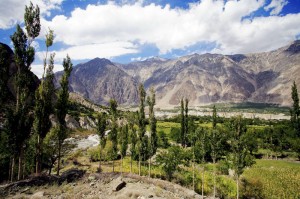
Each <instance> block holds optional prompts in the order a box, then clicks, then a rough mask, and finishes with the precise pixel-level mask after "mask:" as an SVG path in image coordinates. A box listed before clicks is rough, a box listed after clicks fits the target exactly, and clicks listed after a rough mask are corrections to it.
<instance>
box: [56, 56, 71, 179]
mask: <svg viewBox="0 0 300 199" xmlns="http://www.w3.org/2000/svg"><path fill="white" fill-rule="evenodd" d="M63 67H64V74H63V76H62V77H61V80H60V86H61V88H60V89H59V91H58V96H57V102H56V111H55V115H56V118H57V120H58V161H57V175H59V171H60V159H61V149H62V145H63V142H64V140H65V139H66V138H67V126H66V121H65V118H66V115H67V112H68V104H69V77H70V75H71V72H72V69H73V64H72V62H71V59H70V57H69V56H68V55H67V57H66V58H65V59H64V60H63Z"/></svg>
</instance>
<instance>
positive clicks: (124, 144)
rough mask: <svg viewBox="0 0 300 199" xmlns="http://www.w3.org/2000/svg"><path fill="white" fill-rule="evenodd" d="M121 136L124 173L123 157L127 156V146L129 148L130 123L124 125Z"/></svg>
mask: <svg viewBox="0 0 300 199" xmlns="http://www.w3.org/2000/svg"><path fill="white" fill-rule="evenodd" d="M120 133H121V136H120V144H121V149H120V151H121V173H123V159H124V157H125V156H126V152H127V148H128V125H127V124H126V125H125V126H123V127H122V129H121V131H120Z"/></svg>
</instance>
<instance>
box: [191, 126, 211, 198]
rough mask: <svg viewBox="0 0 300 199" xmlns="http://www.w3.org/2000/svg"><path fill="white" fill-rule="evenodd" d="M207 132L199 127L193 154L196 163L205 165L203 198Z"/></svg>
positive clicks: (194, 140)
mask: <svg viewBox="0 0 300 199" xmlns="http://www.w3.org/2000/svg"><path fill="white" fill-rule="evenodd" d="M207 142H208V141H207V130H206V129H203V128H200V127H198V128H197V129H196V131H195V134H194V137H193V139H192V143H193V144H192V145H193V154H194V158H195V161H196V162H198V163H201V164H203V167H202V179H201V181H202V186H201V190H202V197H203V194H204V173H205V168H204V163H205V155H206V151H207V146H206V145H207V144H206V143H207Z"/></svg>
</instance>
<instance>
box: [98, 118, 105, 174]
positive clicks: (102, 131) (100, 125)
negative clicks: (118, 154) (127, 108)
mask: <svg viewBox="0 0 300 199" xmlns="http://www.w3.org/2000/svg"><path fill="white" fill-rule="evenodd" d="M105 129H106V115H105V113H101V114H99V115H98V116H97V123H96V130H97V134H98V136H99V150H100V151H99V156H100V158H99V167H98V171H99V172H101V158H102V149H103V148H104V147H105V143H106V140H105V139H106V138H105Z"/></svg>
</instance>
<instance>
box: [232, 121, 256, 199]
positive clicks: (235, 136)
mask: <svg viewBox="0 0 300 199" xmlns="http://www.w3.org/2000/svg"><path fill="white" fill-rule="evenodd" d="M229 125H230V130H231V139H230V144H231V154H230V155H229V159H230V161H231V167H232V169H233V170H234V175H235V178H236V188H237V194H236V198H237V199H238V198H239V180H240V176H241V175H242V173H243V172H244V169H245V167H248V166H251V165H253V164H254V163H255V162H254V158H253V156H252V155H251V154H250V151H249V149H248V146H247V141H246V140H245V139H244V138H245V137H244V134H245V133H246V131H247V127H246V124H245V122H244V120H243V118H242V116H237V117H236V118H232V120H231V121H230V124H229Z"/></svg>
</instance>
